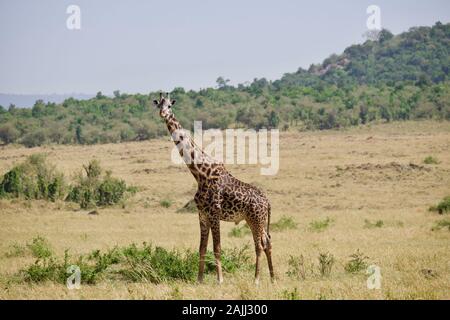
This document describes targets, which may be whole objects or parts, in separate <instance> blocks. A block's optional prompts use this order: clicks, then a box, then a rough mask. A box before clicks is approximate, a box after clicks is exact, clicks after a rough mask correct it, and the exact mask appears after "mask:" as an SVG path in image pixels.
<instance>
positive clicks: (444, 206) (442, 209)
mask: <svg viewBox="0 0 450 320" xmlns="http://www.w3.org/2000/svg"><path fill="white" fill-rule="evenodd" d="M429 210H430V211H437V212H438V213H439V214H444V213H447V212H450V196H448V197H445V198H444V199H442V201H441V202H439V204H438V205H437V206H432V207H430V209H429Z"/></svg>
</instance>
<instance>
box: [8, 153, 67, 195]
mask: <svg viewBox="0 0 450 320" xmlns="http://www.w3.org/2000/svg"><path fill="white" fill-rule="evenodd" d="M0 190H1V192H0V194H1V195H2V196H3V197H12V198H19V197H23V198H25V199H44V200H50V201H55V200H57V199H60V198H62V197H63V196H64V193H65V190H66V183H65V179H64V175H63V174H62V173H59V172H58V171H56V169H55V167H54V166H53V165H50V164H49V163H47V160H46V156H45V155H43V154H34V155H31V156H29V157H28V158H27V159H26V160H25V161H24V162H23V163H21V164H19V165H17V166H15V167H13V168H12V169H11V170H10V171H8V172H7V173H5V175H4V176H3V179H2V182H1V184H0Z"/></svg>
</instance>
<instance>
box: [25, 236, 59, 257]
mask: <svg viewBox="0 0 450 320" xmlns="http://www.w3.org/2000/svg"><path fill="white" fill-rule="evenodd" d="M27 248H28V249H29V250H30V251H31V254H32V255H33V256H34V257H35V258H38V259H45V258H49V257H51V256H52V255H53V252H52V249H51V247H50V243H49V242H48V241H47V239H45V238H43V237H41V236H38V237H36V238H34V239H33V240H32V242H31V243H29V244H27Z"/></svg>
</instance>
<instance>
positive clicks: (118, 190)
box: [97, 171, 127, 206]
mask: <svg viewBox="0 0 450 320" xmlns="http://www.w3.org/2000/svg"><path fill="white" fill-rule="evenodd" d="M125 191H127V186H126V184H125V181H123V180H120V179H117V178H113V177H111V172H110V171H108V172H107V173H106V176H105V178H104V179H103V182H102V183H101V184H100V185H99V187H98V201H97V204H98V205H100V206H107V205H113V204H115V203H118V202H119V201H120V200H122V198H123V195H124V193H125Z"/></svg>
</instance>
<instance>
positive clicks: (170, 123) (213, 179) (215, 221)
mask: <svg viewBox="0 0 450 320" xmlns="http://www.w3.org/2000/svg"><path fill="white" fill-rule="evenodd" d="M154 103H155V105H157V106H158V108H159V109H160V115H161V117H162V118H163V119H164V120H165V122H166V125H167V128H168V130H169V132H170V134H171V135H172V138H173V140H174V142H175V144H176V145H177V147H178V150H179V152H180V155H181V157H183V159H184V160H185V162H186V165H187V166H188V168H189V170H190V171H191V173H192V175H193V176H194V178H195V179H196V181H197V184H198V190H197V193H196V194H195V197H194V200H195V203H196V205H197V208H198V212H199V222H200V248H199V251H200V265H199V275H198V279H199V281H202V280H203V272H204V266H205V254H206V248H207V244H208V237H209V231H210V230H211V233H212V237H213V246H214V255H215V259H216V268H217V278H218V281H219V282H222V281H223V277H222V267H221V262H220V251H221V249H220V221H221V220H222V221H228V222H235V223H236V224H237V223H239V222H240V221H242V220H245V221H246V222H247V224H248V226H249V227H250V229H251V231H252V234H253V240H254V242H255V251H256V270H255V281H256V282H258V281H259V265H260V257H261V254H262V251H264V252H265V254H266V257H267V261H268V264H269V270H270V275H271V277H272V279H273V277H274V272H273V268H272V258H271V253H272V245H271V242H270V235H269V224H270V203H269V200H268V199H267V197H266V196H265V195H264V194H263V193H262V192H261V191H260V190H259V189H258V188H256V187H254V186H252V185H250V184H247V183H244V182H242V181H240V180H238V179H236V178H235V177H233V176H232V175H231V174H230V173H229V172H228V171H227V170H226V169H225V167H224V165H223V164H222V163H220V162H217V161H216V160H214V159H213V158H211V157H210V156H209V155H207V154H206V153H204V152H203V150H201V149H200V148H199V147H198V146H197V145H196V144H195V142H194V141H193V140H192V139H191V137H190V136H189V134H188V133H187V132H186V131H184V130H183V129H182V127H181V125H180V123H179V122H178V121H177V120H176V119H175V116H174V114H173V112H172V110H171V106H172V104H173V103H174V101H170V99H169V98H163V97H162V95H161V96H160V100H159V101H158V100H155V101H154Z"/></svg>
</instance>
